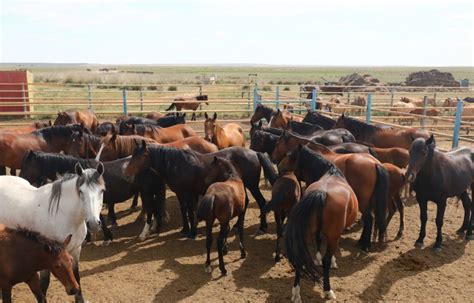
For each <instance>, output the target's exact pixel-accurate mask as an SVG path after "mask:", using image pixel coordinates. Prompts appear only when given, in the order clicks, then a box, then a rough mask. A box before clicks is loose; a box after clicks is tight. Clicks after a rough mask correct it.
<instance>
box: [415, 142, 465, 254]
mask: <svg viewBox="0 0 474 303" xmlns="http://www.w3.org/2000/svg"><path fill="white" fill-rule="evenodd" d="M406 176H407V180H408V182H410V183H412V189H413V190H414V191H415V193H416V200H417V201H418V205H419V207H420V221H421V227H420V234H419V237H418V239H417V240H416V242H415V245H416V246H417V247H423V240H424V238H425V235H426V221H427V219H428V213H427V212H428V210H427V207H428V201H433V202H435V203H436V205H437V213H436V228H437V236H436V242H435V245H434V249H435V251H440V250H441V244H442V241H443V236H442V227H443V220H444V211H445V209H446V200H447V199H448V198H450V197H459V199H461V201H462V205H463V207H464V220H463V223H462V226H461V228H459V229H458V231H457V232H458V233H459V234H462V235H463V234H464V233H466V240H472V239H473V236H472V225H473V221H474V203H473V202H472V198H471V199H470V198H469V195H468V193H467V190H468V189H469V188H471V190H473V189H474V184H473V183H474V149H473V148H471V147H461V148H457V149H454V150H452V151H449V152H447V153H442V152H440V151H439V150H437V149H436V142H435V139H434V137H433V135H431V137H430V138H429V139H428V140H425V139H423V138H418V139H416V140H415V141H413V144H412V145H411V148H410V162H409V164H408V168H407V172H406ZM473 192H474V191H473Z"/></svg>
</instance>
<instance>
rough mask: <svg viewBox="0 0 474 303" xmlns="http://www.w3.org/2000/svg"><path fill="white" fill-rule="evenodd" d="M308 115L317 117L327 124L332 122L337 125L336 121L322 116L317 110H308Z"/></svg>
mask: <svg viewBox="0 0 474 303" xmlns="http://www.w3.org/2000/svg"><path fill="white" fill-rule="evenodd" d="M308 114H310V115H313V116H316V117H317V118H319V119H321V120H324V121H326V122H331V123H336V120H334V119H333V118H331V117H328V116H325V115H322V114H320V113H319V112H318V111H316V110H312V109H310V110H308Z"/></svg>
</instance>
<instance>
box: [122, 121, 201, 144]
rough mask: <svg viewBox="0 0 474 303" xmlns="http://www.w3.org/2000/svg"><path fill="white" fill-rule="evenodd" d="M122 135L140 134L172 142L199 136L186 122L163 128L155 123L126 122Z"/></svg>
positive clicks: (157, 140)
mask: <svg viewBox="0 0 474 303" xmlns="http://www.w3.org/2000/svg"><path fill="white" fill-rule="evenodd" d="M120 135H123V136H129V135H138V136H142V137H145V138H150V139H153V140H155V141H156V142H158V143H170V142H173V141H178V140H182V139H184V138H187V137H192V136H197V134H196V131H195V130H194V129H193V128H192V127H190V126H187V125H185V124H177V125H173V126H170V127H166V128H162V127H159V126H154V125H144V124H126V123H125V124H124V125H123V128H122V130H121V132H120Z"/></svg>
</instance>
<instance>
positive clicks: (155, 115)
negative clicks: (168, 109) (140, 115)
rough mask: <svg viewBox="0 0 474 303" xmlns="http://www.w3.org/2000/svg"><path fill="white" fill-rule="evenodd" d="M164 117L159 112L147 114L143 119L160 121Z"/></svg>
mask: <svg viewBox="0 0 474 303" xmlns="http://www.w3.org/2000/svg"><path fill="white" fill-rule="evenodd" d="M164 116H165V115H163V114H162V113H160V112H149V113H148V114H146V115H145V118H147V119H151V120H160V119H161V118H163V117H164Z"/></svg>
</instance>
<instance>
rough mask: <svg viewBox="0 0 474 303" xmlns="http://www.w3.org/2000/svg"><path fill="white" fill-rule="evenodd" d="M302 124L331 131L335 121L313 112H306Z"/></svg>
mask: <svg viewBox="0 0 474 303" xmlns="http://www.w3.org/2000/svg"><path fill="white" fill-rule="evenodd" d="M302 122H307V123H311V124H314V125H319V126H321V127H322V128H324V129H332V128H333V127H334V124H336V121H335V120H334V119H332V118H330V117H327V116H325V115H322V114H320V113H319V112H317V111H315V110H308V113H307V114H306V116H304V118H303V121H302Z"/></svg>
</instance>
